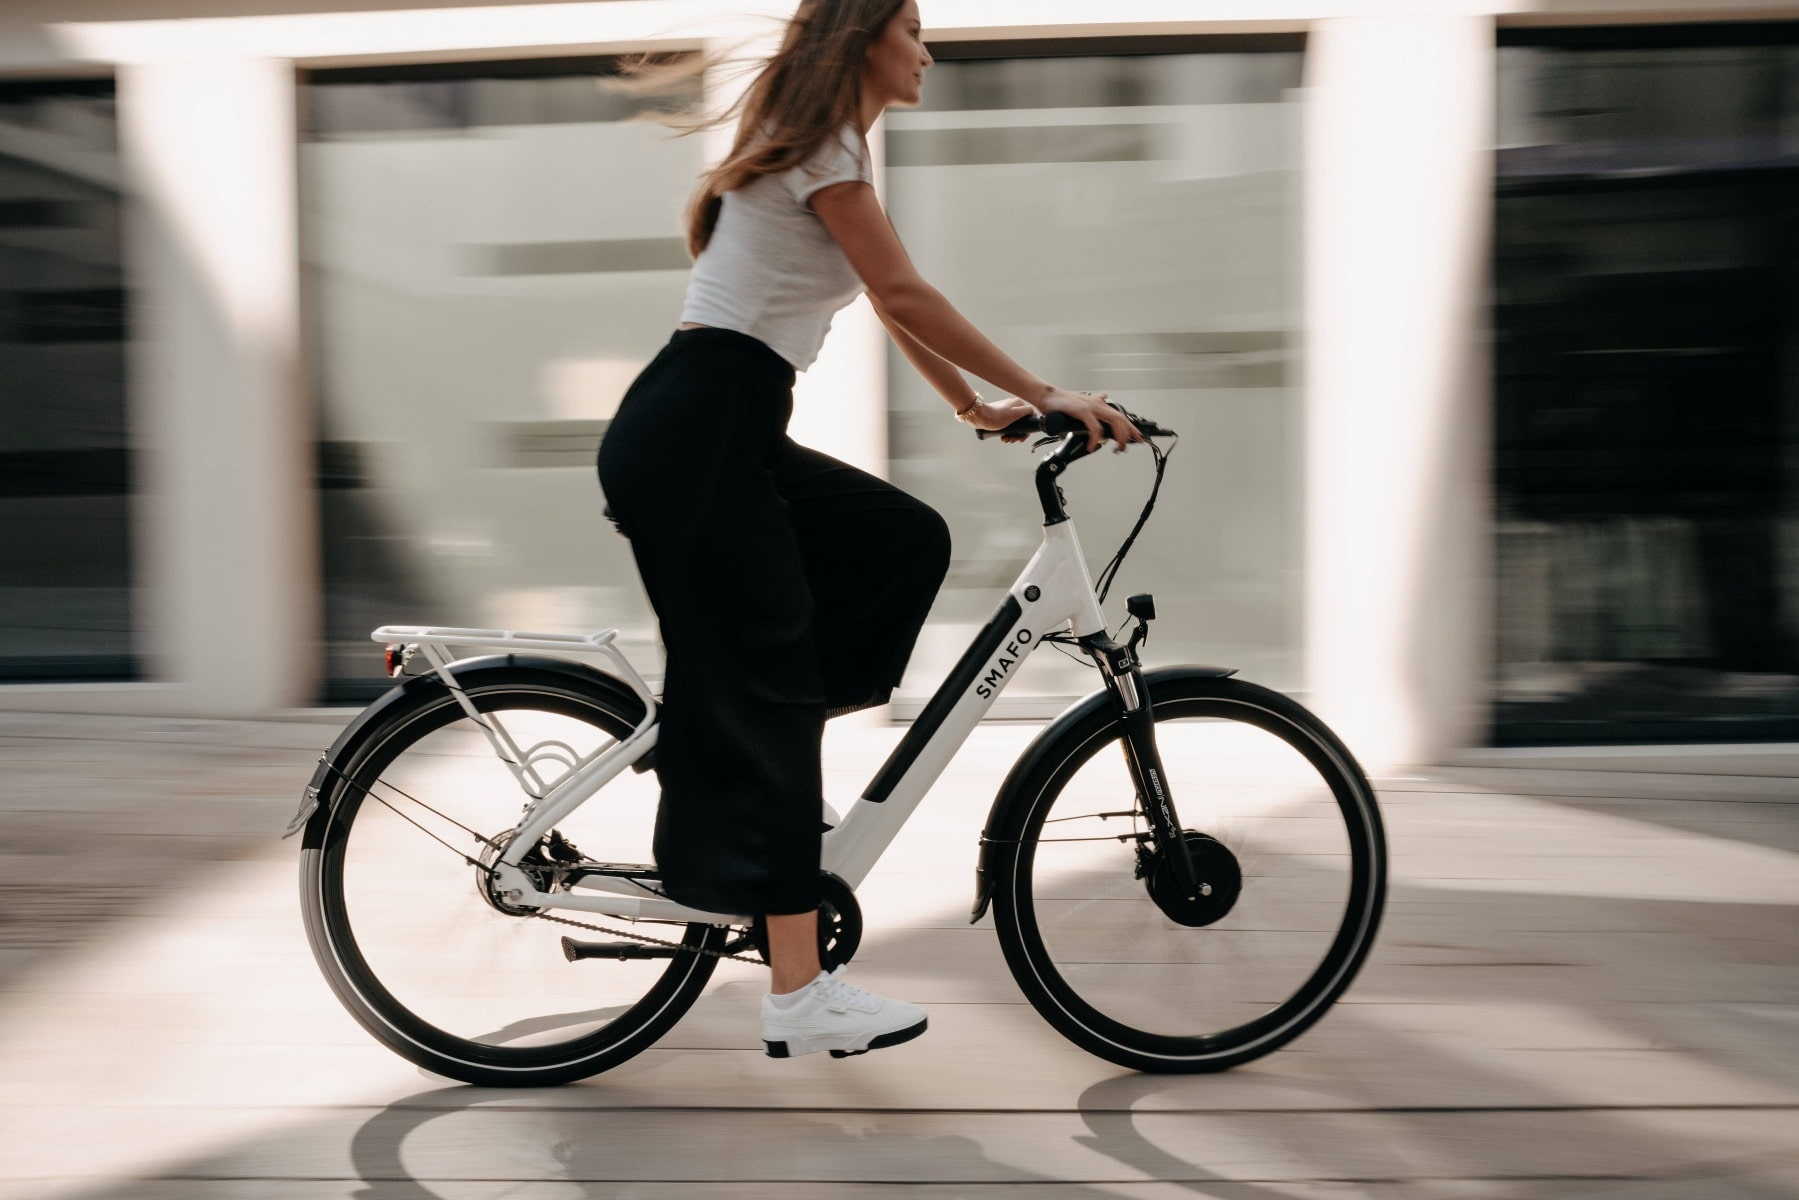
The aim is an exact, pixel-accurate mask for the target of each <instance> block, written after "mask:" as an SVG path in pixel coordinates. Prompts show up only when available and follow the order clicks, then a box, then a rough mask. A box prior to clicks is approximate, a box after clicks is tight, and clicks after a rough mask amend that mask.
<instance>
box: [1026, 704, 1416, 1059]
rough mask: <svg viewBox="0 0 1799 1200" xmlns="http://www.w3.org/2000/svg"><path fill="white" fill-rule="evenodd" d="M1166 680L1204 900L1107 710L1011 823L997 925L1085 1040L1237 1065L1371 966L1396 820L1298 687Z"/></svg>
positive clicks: (1029, 785) (1064, 747)
mask: <svg viewBox="0 0 1799 1200" xmlns="http://www.w3.org/2000/svg"><path fill="white" fill-rule="evenodd" d="M1150 691H1151V694H1152V703H1153V709H1154V715H1155V732H1156V744H1157V746H1158V748H1159V750H1160V752H1161V757H1162V762H1163V766H1164V769H1165V774H1166V777H1167V780H1168V784H1169V792H1170V795H1171V796H1172V798H1173V801H1174V805H1175V809H1176V811H1177V813H1178V814H1179V817H1180V820H1181V823H1182V825H1183V826H1184V836H1185V839H1186V841H1187V845H1188V849H1189V851H1190V852H1191V854H1192V858H1193V862H1194V865H1195V867H1196V868H1197V871H1198V874H1199V877H1200V879H1201V881H1202V882H1203V884H1204V885H1205V886H1204V887H1203V888H1202V889H1201V894H1200V895H1198V896H1194V897H1189V896H1185V895H1183V894H1182V889H1181V888H1180V887H1179V885H1178V884H1177V883H1176V882H1175V881H1174V880H1175V877H1174V872H1173V870H1172V869H1171V867H1170V865H1169V861H1168V856H1167V853H1166V849H1167V848H1165V847H1161V846H1157V845H1156V844H1155V840H1154V837H1153V835H1152V834H1151V833H1150V831H1149V824H1148V822H1147V820H1146V819H1145V818H1144V817H1143V815H1142V805H1141V804H1140V802H1139V801H1138V798H1137V796H1136V793H1135V788H1134V786H1133V785H1132V782H1131V778H1130V775H1129V773H1128V771H1127V770H1126V764H1125V759H1124V754H1123V742H1122V739H1123V728H1122V726H1121V725H1120V724H1119V723H1118V721H1117V719H1116V718H1115V717H1114V716H1113V715H1112V714H1111V713H1110V712H1098V711H1096V712H1095V714H1094V716H1093V717H1092V718H1091V719H1090V720H1088V721H1087V722H1085V723H1084V724H1083V725H1079V726H1076V727H1074V728H1071V729H1070V730H1069V731H1068V732H1067V734H1066V735H1065V736H1064V737H1063V738H1062V739H1061V740H1060V741H1059V742H1058V743H1057V744H1056V745H1055V746H1053V747H1051V748H1050V753H1048V754H1047V755H1045V756H1044V758H1043V760H1042V765H1041V767H1040V768H1039V769H1038V770H1037V771H1036V772H1035V774H1034V776H1033V777H1032V778H1029V779H1026V780H1025V781H1024V782H1023V789H1024V791H1023V793H1022V794H1021V795H1020V796H1019V797H1018V803H1015V804H1014V805H1013V807H1012V809H1011V812H1012V814H1013V816H1012V820H1011V824H1010V828H1005V829H1000V830H995V831H993V833H994V836H996V837H997V838H999V839H1000V844H999V846H998V849H999V850H1000V852H1001V853H1000V855H999V857H998V859H997V861H996V864H995V866H996V889H995V894H994V918H995V921H996V924H997V927H998V931H999V937H1000V944H1001V946H1002V947H1003V948H1004V950H1005V954H1006V961H1007V963H1008V964H1009V965H1010V967H1011V969H1012V973H1013V975H1014V976H1015V977H1016V978H1017V980H1018V983H1019V985H1020V987H1021V988H1022V989H1023V990H1024V993H1025V995H1026V997H1027V998H1029V1000H1030V1001H1031V1003H1032V1005H1033V1006H1034V1007H1035V1008H1036V1009H1037V1010H1038V1012H1040V1013H1041V1014H1042V1015H1043V1016H1044V1017H1045V1019H1047V1020H1048V1021H1049V1022H1050V1024H1052V1025H1054V1026H1055V1027H1056V1028H1057V1029H1058V1030H1060V1031H1061V1032H1062V1033H1063V1034H1065V1035H1066V1036H1068V1037H1069V1038H1070V1039H1071V1040H1073V1041H1074V1042H1075V1043H1076V1044H1078V1045H1080V1046H1082V1047H1083V1048H1085V1049H1087V1050H1089V1051H1091V1052H1092V1053H1094V1054H1097V1055H1099V1056H1100V1057H1102V1058H1106V1059H1109V1060H1110V1061H1112V1062H1116V1063H1119V1064H1121V1065H1123V1066H1127V1067H1134V1068H1136V1069H1138V1070H1144V1071H1218V1070H1224V1069H1226V1068H1229V1067H1232V1066H1235V1065H1237V1064H1239V1063H1243V1062H1247V1061H1249V1060H1251V1059H1254V1058H1259V1057H1260V1056H1262V1055H1264V1054H1267V1053H1268V1052H1269V1051H1271V1050H1274V1049H1276V1048H1278V1047H1280V1046H1282V1045H1285V1044H1286V1043H1287V1042H1288V1041H1290V1040H1292V1039H1293V1038H1295V1037H1297V1036H1298V1035H1299V1034H1300V1033H1302V1032H1303V1031H1304V1030H1305V1029H1307V1028H1308V1027H1309V1026H1310V1025H1311V1024H1312V1023H1313V1022H1314V1021H1316V1020H1318V1018H1319V1017H1321V1016H1322V1015H1323V1014H1324V1012H1325V1010H1326V1009H1328V1008H1329V1007H1330V1005H1331V1003H1332V1002H1333V1001H1335V1000H1336V998H1337V997H1338V996H1339V995H1341V994H1342V992H1343V990H1344V989H1345V988H1346V987H1348V986H1349V983H1350V980H1351V979H1353V978H1354V977H1355V974H1356V971H1357V970H1358V968H1359V967H1360V966H1361V963H1362V961H1363V959H1364V958H1365V957H1366V955H1367V953H1368V949H1369V947H1370V946H1371V945H1372V943H1373V940H1374V934H1375V930H1376V928H1377V926H1378V925H1379V921H1380V913H1381V908H1382V904H1383V900H1384V896H1385V881H1386V849H1385V842H1384V839H1383V835H1382V830H1381V822H1380V814H1379V811H1378V809H1377V808H1376V806H1375V798H1374V792H1373V789H1372V788H1370V787H1369V785H1368V781H1367V779H1366V778H1365V777H1364V776H1363V774H1362V771H1361V769H1360V768H1359V767H1358V766H1357V765H1356V763H1355V759H1354V758H1353V757H1352V756H1351V755H1350V753H1349V751H1348V750H1347V749H1345V748H1344V747H1343V745H1342V743H1341V742H1339V741H1338V740H1337V739H1336V737H1335V736H1333V735H1332V734H1331V732H1330V731H1329V730H1328V729H1326V728H1325V726H1324V725H1323V724H1322V723H1321V722H1320V721H1319V720H1318V719H1317V718H1316V717H1314V716H1313V715H1312V714H1311V713H1309V712H1307V711H1306V710H1305V709H1304V708H1302V707H1301V706H1300V705H1298V704H1296V703H1294V702H1293V701H1291V700H1289V699H1287V698H1286V697H1285V696H1282V695H1280V694H1279V693H1277V692H1272V691H1269V690H1268V689H1266V688H1261V687H1257V686H1255V685H1254V684H1249V683H1244V682H1242V681H1240V680H1235V679H1222V678H1215V677H1180V676H1176V677H1174V678H1173V679H1172V680H1170V681H1167V682H1153V683H1152V684H1151V686H1150Z"/></svg>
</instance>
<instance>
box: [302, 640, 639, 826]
mask: <svg viewBox="0 0 1799 1200" xmlns="http://www.w3.org/2000/svg"><path fill="white" fill-rule="evenodd" d="M449 671H450V674H451V675H453V676H455V678H456V682H457V684H458V686H460V687H462V688H464V689H465V690H466V689H471V688H476V687H480V686H482V685H483V684H486V683H489V682H492V681H493V680H495V679H496V678H498V677H500V676H502V675H503V676H506V677H508V678H510V679H517V678H518V677H519V676H520V675H521V674H529V673H539V674H541V675H544V676H548V677H550V678H553V679H559V680H574V681H577V682H579V683H581V684H582V685H583V686H586V687H589V688H599V689H604V690H606V691H609V692H612V693H614V694H615V695H616V697H617V698H618V699H620V700H621V701H623V702H624V703H625V704H626V705H627V708H626V711H627V712H633V711H635V712H639V713H641V711H642V709H643V698H642V697H641V696H639V695H638V694H637V693H636V692H634V691H633V690H631V685H630V684H628V683H626V682H625V681H624V680H622V679H619V678H617V677H616V676H612V675H608V674H607V673H606V672H604V671H601V670H598V669H596V668H594V667H590V666H588V665H587V664H585V663H578V662H571V661H570V660H568V659H566V658H552V657H550V656H549V655H543V654H488V655H483V656H482V657H480V658H465V659H462V660H461V661H459V662H454V663H451V664H450V667H449ZM448 691H449V688H448V686H447V685H446V684H445V683H444V681H443V680H442V679H441V678H439V677H438V675H437V672H436V671H429V672H426V673H425V674H422V675H414V676H411V677H410V678H408V679H406V680H405V681H404V682H402V683H398V684H395V685H394V686H393V687H391V688H389V689H387V691H385V692H383V693H382V694H381V695H380V697H378V698H377V699H376V700H375V702H374V703H373V704H370V705H369V706H368V707H367V708H365V709H363V710H362V711H361V712H360V713H358V714H356V718H355V720H353V721H351V722H350V723H349V724H348V725H346V726H345V727H344V729H343V732H341V733H339V734H338V735H337V740H336V741H334V742H332V743H331V748H330V749H329V750H326V751H325V753H324V754H322V755H320V756H319V765H318V766H317V767H316V768H314V769H313V772H312V778H311V779H310V780H309V781H308V782H307V784H306V788H305V790H304V791H303V792H302V793H301V794H300V810H299V812H297V813H295V814H294V819H293V821H292V822H290V823H289V824H288V827H287V832H286V833H283V834H282V835H281V836H282V837H283V838H287V837H292V836H293V835H294V834H296V833H300V832H301V831H302V830H304V836H302V837H301V839H300V845H301V847H302V848H304V849H307V850H316V849H317V848H318V847H319V846H320V845H321V844H322V842H323V840H324V836H325V830H326V829H327V828H329V826H330V824H331V815H332V813H333V812H334V811H335V810H336V808H337V804H336V798H335V795H334V791H333V789H331V788H330V787H329V786H328V784H329V783H330V781H331V779H332V775H333V772H334V771H342V770H344V769H345V768H346V767H347V766H348V765H349V764H351V763H354V762H355V761H356V759H357V757H358V756H359V754H360V752H361V750H362V747H363V745H364V743H366V742H367V741H368V740H369V738H370V737H371V736H372V735H373V734H374V732H375V731H376V730H378V729H380V728H381V727H382V726H383V725H385V724H386V723H387V722H388V721H389V720H391V719H393V717H394V716H395V715H396V714H397V713H398V712H400V711H402V710H404V709H408V708H415V707H422V706H424V705H426V704H431V703H435V702H436V701H437V700H438V699H439V698H441V697H442V696H443V695H445V694H446V693H447V692H448ZM327 797H330V799H331V802H330V803H326V802H325V800H326V798H327Z"/></svg>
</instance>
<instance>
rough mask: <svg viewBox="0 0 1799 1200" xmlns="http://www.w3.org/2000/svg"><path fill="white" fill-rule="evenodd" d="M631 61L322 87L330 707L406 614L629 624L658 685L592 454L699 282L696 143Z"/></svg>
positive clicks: (307, 184) (485, 622)
mask: <svg viewBox="0 0 1799 1200" xmlns="http://www.w3.org/2000/svg"><path fill="white" fill-rule="evenodd" d="M692 99H693V98H692V97H674V98H663V99H659V100H658V99H643V98H635V97H632V96H629V95H626V94H624V93H623V92H622V91H621V90H620V89H619V87H618V86H617V76H616V63H615V61H614V60H609V59H568V58H564V59H556V60H550V61H541V62H539V61H533V62H500V63H486V64H456V65H447V66H432V67H409V68H383V69H370V70H362V69H357V70H333V71H317V72H312V73H310V74H308V75H307V76H306V77H305V79H304V81H303V83H302V87H301V103H302V109H301V111H302V114H303V120H304V133H303V140H302V145H301V148H300V153H301V187H302V206H303V207H302V217H301V220H302V244H303V254H304V262H305V270H306V272H307V275H306V284H307V289H308V309H309V312H310V314H311V318H312V329H311V341H312V345H313V348H314V360H315V361H314V376H315V379H316V386H317V390H318V406H317V411H318V414H319V416H318V419H319V423H320V429H319V504H320V509H321V527H322V533H323V536H322V556H323V573H324V600H325V636H326V670H325V674H326V680H325V695H326V698H327V699H328V700H351V699H359V698H366V697H368V696H372V695H374V694H377V693H378V692H379V691H380V690H382V688H383V687H384V686H385V683H386V681H385V680H383V679H382V678H381V676H380V672H379V669H378V665H377V660H376V657H375V656H376V655H377V654H378V653H379V651H378V648H377V647H374V646H373V645H372V644H371V643H370V642H369V640H368V633H369V631H370V630H371V629H374V628H375V627H376V626H378V625H381V624H385V623H390V622H418V623H435V624H444V625H473V626H488V627H498V628H512V629H561V630H578V629H597V628H601V627H606V626H618V627H620V628H621V629H622V631H623V633H624V637H625V641H626V643H627V650H628V652H629V653H630V654H631V655H632V656H633V660H634V661H636V662H638V663H639V664H640V665H642V666H643V667H644V668H645V669H649V670H659V669H660V667H659V664H660V651H659V648H658V645H657V642H656V635H655V625H654V619H653V615H652V614H651V613H650V611H649V608H648V605H647V603H646V602H645V601H644V599H643V596H642V590H641V588H640V587H639V586H638V583H637V577H636V573H635V569H634V567H633V565H632V561H631V555H630V548H629V545H628V543H626V542H625V541H624V539H623V538H621V537H620V536H618V534H617V533H615V532H614V530H613V528H612V526H611V525H610V524H609V523H608V522H606V521H605V520H604V519H603V518H602V516H601V504H602V498H601V494H600V490H599V485H598V482H597V480H596V478H595V475H594V466H593V464H594V453H595V450H596V448H597V447H598V445H599V440H600V437H601V435H602V434H603V432H604V430H605V426H606V422H607V419H608V418H609V417H610V416H611V415H612V413H613V411H614V410H615V409H616V407H617V405H618V401H619V399H620V398H621V397H622V396H623V394H624V390H625V388H626V387H627V386H628V385H629V383H630V381H631V379H632V378H633V377H634V376H635V375H636V373H637V371H638V370H639V369H640V368H641V367H642V366H643V364H644V363H646V362H648V361H649V359H650V358H651V357H652V356H653V355H654V354H655V352H656V351H657V349H658V348H659V347H660V346H661V345H662V343H663V342H664V341H666V340H667V337H668V333H669V330H670V329H671V328H672V327H673V316H674V314H675V313H677V312H678V311H679V308H680V300H681V296H682V293H683V291H684V289H685V287H686V283H687V270H688V259H687V254H686V250H685V249H684V246H683V242H682V238H681V228H680V211H681V207H682V205H683V203H684V202H685V200H686V197H687V194H688V191H689V189H690V188H691V186H692V183H693V180H694V179H695V177H696V176H697V175H698V173H699V171H700V167H701V160H700V142H699V139H697V138H683V139H677V138H674V137H671V136H670V133H669V131H668V130H667V129H666V128H663V127H661V126H659V125H656V124H654V123H651V122H647V121H634V120H631V119H630V118H632V117H635V116H638V115H640V114H641V113H642V112H643V111H644V110H645V109H646V108H647V107H651V106H656V107H664V106H668V105H671V104H686V103H690V102H691V100H692Z"/></svg>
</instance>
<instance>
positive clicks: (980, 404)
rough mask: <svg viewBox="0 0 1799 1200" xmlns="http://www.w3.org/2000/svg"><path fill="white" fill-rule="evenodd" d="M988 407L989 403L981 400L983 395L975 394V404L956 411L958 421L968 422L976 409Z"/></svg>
mask: <svg viewBox="0 0 1799 1200" xmlns="http://www.w3.org/2000/svg"><path fill="white" fill-rule="evenodd" d="M986 407H987V402H986V401H985V400H983V399H982V398H981V393H979V392H976V393H975V394H974V403H973V404H970V405H969V406H968V407H967V408H959V409H957V410H956V420H958V421H966V420H968V414H969V413H971V412H974V411H975V410H976V409H979V408H986Z"/></svg>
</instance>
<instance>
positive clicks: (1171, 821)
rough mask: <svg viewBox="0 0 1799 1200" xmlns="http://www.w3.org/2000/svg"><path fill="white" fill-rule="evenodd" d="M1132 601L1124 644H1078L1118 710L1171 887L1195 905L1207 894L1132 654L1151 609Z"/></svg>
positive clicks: (1098, 640)
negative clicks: (1134, 620) (1133, 619)
mask: <svg viewBox="0 0 1799 1200" xmlns="http://www.w3.org/2000/svg"><path fill="white" fill-rule="evenodd" d="M1137 599H1138V598H1137V597H1134V596H1133V597H1132V601H1133V615H1136V616H1137V617H1138V625H1137V630H1136V632H1135V633H1133V634H1132V636H1131V640H1130V643H1129V644H1128V645H1120V644H1119V643H1117V642H1115V641H1113V640H1112V639H1111V638H1110V637H1109V636H1107V635H1106V634H1104V633H1101V634H1098V635H1096V636H1095V637H1093V638H1091V639H1083V640H1084V641H1085V642H1086V643H1087V649H1088V650H1089V651H1090V652H1091V653H1092V654H1093V657H1094V659H1095V660H1096V661H1098V663H1099V667H1100V673H1101V674H1102V675H1103V676H1104V677H1105V680H1106V690H1107V691H1109V692H1111V693H1112V698H1113V700H1114V701H1115V702H1116V703H1117V705H1118V715H1119V721H1120V723H1121V724H1122V725H1123V726H1124V758H1125V762H1126V764H1127V765H1128V766H1129V768H1130V773H1131V783H1132V784H1133V785H1134V786H1135V787H1136V789H1137V801H1138V803H1139V804H1140V805H1142V808H1143V813H1144V815H1145V817H1146V818H1147V819H1148V821H1149V828H1150V832H1151V833H1152V834H1154V836H1155V841H1156V845H1157V846H1158V847H1160V848H1161V851H1162V854H1163V855H1164V856H1165V857H1166V858H1167V860H1168V865H1169V867H1170V869H1171V870H1172V871H1173V872H1174V882H1175V884H1176V885H1177V886H1178V888H1179V890H1180V893H1181V895H1182V896H1184V897H1186V898H1187V899H1188V900H1190V901H1191V900H1198V899H1199V897H1200V896H1201V895H1205V894H1209V893H1210V891H1211V888H1210V887H1209V886H1208V885H1207V883H1206V881H1205V880H1203V879H1201V878H1200V877H1199V871H1198V869H1197V868H1196V867H1195V866H1194V863H1193V852H1192V850H1191V849H1190V848H1189V847H1188V845H1187V839H1186V837H1185V836H1184V834H1183V831H1182V829H1181V822H1180V817H1179V816H1178V815H1177V814H1176V813H1175V810H1174V798H1173V797H1172V796H1171V795H1169V791H1168V776H1167V772H1166V771H1164V770H1163V768H1162V755H1161V752H1160V751H1159V750H1158V749H1157V748H1156V721H1155V711H1154V709H1153V708H1152V707H1151V703H1150V696H1149V691H1148V689H1147V688H1146V687H1145V686H1144V684H1143V664H1142V662H1141V661H1140V660H1139V659H1138V658H1137V653H1136V648H1137V646H1138V645H1140V644H1141V643H1142V641H1143V638H1144V634H1145V631H1146V627H1147V625H1148V622H1149V620H1150V619H1152V618H1153V616H1154V613H1155V609H1154V607H1153V605H1151V606H1149V607H1148V613H1147V615H1145V614H1142V613H1138V612H1137V611H1136V601H1137Z"/></svg>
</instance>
